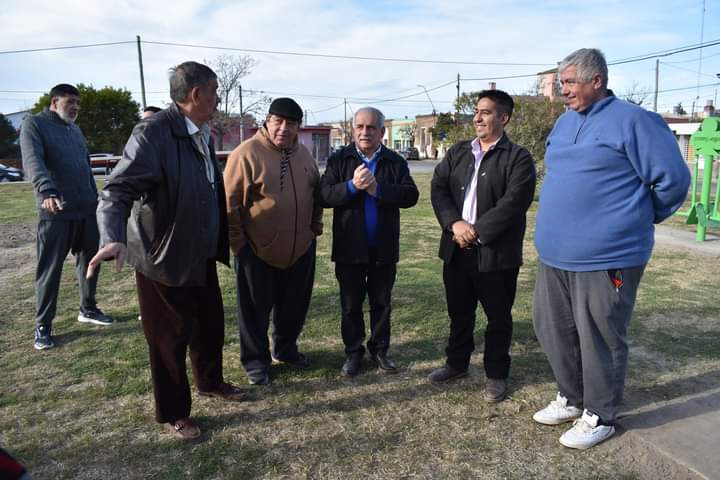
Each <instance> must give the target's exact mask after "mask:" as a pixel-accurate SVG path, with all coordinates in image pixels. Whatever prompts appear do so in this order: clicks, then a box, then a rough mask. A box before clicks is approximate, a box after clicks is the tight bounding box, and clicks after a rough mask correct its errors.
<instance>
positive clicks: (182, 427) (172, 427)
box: [165, 417, 200, 440]
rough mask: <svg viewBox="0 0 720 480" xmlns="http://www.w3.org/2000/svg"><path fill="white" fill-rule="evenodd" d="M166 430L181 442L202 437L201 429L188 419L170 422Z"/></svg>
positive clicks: (166, 425)
mask: <svg viewBox="0 0 720 480" xmlns="http://www.w3.org/2000/svg"><path fill="white" fill-rule="evenodd" d="M165 428H166V429H167V430H168V431H169V432H170V433H172V434H173V435H175V438H177V439H179V440H195V439H196V438H198V437H200V429H199V428H198V427H197V425H195V423H193V421H192V420H190V419H189V418H187V417H186V418H181V419H179V420H175V421H174V422H168V423H166V424H165Z"/></svg>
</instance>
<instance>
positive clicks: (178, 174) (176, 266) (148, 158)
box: [97, 105, 229, 287]
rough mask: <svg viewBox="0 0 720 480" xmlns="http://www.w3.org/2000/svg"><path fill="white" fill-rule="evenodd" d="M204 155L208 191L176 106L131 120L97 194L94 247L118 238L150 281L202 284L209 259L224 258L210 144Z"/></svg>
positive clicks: (221, 195)
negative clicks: (209, 163)
mask: <svg viewBox="0 0 720 480" xmlns="http://www.w3.org/2000/svg"><path fill="white" fill-rule="evenodd" d="M210 153H211V157H212V163H213V165H214V169H215V182H214V184H215V190H213V189H212V188H211V187H210V184H209V182H208V179H207V176H206V173H205V164H204V159H203V156H202V153H201V152H200V151H199V149H198V147H197V145H196V144H195V142H194V141H193V139H192V137H191V136H190V135H188V132H187V127H186V125H185V117H184V116H183V115H182V113H181V112H180V111H179V110H178V108H177V106H176V105H172V106H171V107H169V108H167V109H165V110H163V111H162V112H159V113H156V114H155V115H153V116H152V117H151V118H149V119H147V120H144V121H142V122H140V123H139V124H138V125H136V126H135V129H134V130H133V133H132V135H131V136H130V139H129V140H128V143H127V145H125V150H124V151H123V155H122V159H121V160H120V161H119V162H118V164H117V166H116V167H115V169H114V170H113V173H112V175H111V176H110V178H109V179H108V181H107V183H106V185H105V187H104V188H103V190H102V191H101V192H100V203H99V205H98V208H97V220H98V228H99V229H100V246H101V247H102V246H103V245H105V244H107V243H111V242H120V243H125V244H126V245H127V248H128V263H129V264H130V265H132V266H133V267H135V269H136V270H137V271H138V272H140V273H142V274H143V275H145V276H146V277H148V278H151V279H152V280H155V281H156V282H159V283H162V284H164V285H168V286H172V287H177V286H203V285H204V284H205V280H206V274H207V262H208V261H209V260H217V261H220V262H222V263H225V264H226V265H227V264H228V261H229V247H228V232H227V216H226V213H225V210H226V209H225V190H224V188H223V181H222V174H221V173H220V168H219V166H218V164H217V161H216V159H215V150H214V148H213V146H212V144H211V145H210ZM212 195H216V199H213V198H212ZM213 206H214V208H216V209H218V211H217V212H214V211H210V210H209V209H210V208H212V207H213ZM131 213H132V215H131ZM128 217H130V218H129V221H128ZM213 218H215V219H216V221H213ZM212 225H215V227H216V228H217V230H215V229H213V228H212ZM210 230H213V231H210ZM213 241H215V242H216V245H211V243H213ZM208 252H216V254H215V256H214V258H212V259H211V258H208Z"/></svg>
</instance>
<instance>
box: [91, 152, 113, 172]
mask: <svg viewBox="0 0 720 480" xmlns="http://www.w3.org/2000/svg"><path fill="white" fill-rule="evenodd" d="M119 160H120V157H119V156H116V155H113V154H112V153H92V154H90V167H91V168H92V172H93V174H100V175H109V174H110V172H112V169H113V168H115V165H117V162H118V161H119Z"/></svg>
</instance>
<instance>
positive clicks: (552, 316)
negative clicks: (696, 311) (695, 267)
mask: <svg viewBox="0 0 720 480" xmlns="http://www.w3.org/2000/svg"><path fill="white" fill-rule="evenodd" d="M644 271H645V265H641V266H637V267H630V268H622V269H617V270H611V271H608V270H599V271H594V272H569V271H566V270H560V269H558V268H553V267H550V266H548V265H545V264H543V263H542V262H538V271H537V279H536V283H535V298H534V300H533V321H534V325H535V334H536V335H537V337H538V340H539V341H540V345H541V346H542V348H543V350H544V351H545V354H546V355H547V357H548V361H549V362H550V366H551V367H552V370H553V374H554V375H555V379H556V380H557V383H558V388H559V390H560V393H561V394H562V395H563V396H564V397H566V398H567V399H568V403H569V404H570V405H573V406H575V407H577V408H587V409H588V410H590V411H591V412H593V413H595V414H597V415H598V416H599V417H600V418H601V419H602V420H603V421H604V422H608V423H612V422H613V421H614V420H615V417H616V416H617V413H618V410H619V409H620V403H621V402H622V397H623V390H624V387H625V370H626V367H627V358H628V344H627V328H628V325H629V324H630V318H631V316H632V312H633V308H634V306H635V297H636V295H637V290H638V286H639V285H640V279H641V278H642V276H643V272H644ZM611 275H612V276H613V278H616V279H622V284H621V285H620V286H619V287H616V286H615V285H614V284H613V283H612V280H611Z"/></svg>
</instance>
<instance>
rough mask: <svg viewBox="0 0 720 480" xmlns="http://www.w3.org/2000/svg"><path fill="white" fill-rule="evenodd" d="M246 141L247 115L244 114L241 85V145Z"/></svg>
mask: <svg viewBox="0 0 720 480" xmlns="http://www.w3.org/2000/svg"><path fill="white" fill-rule="evenodd" d="M243 140H245V114H244V113H243V103H242V85H240V143H242V142H243Z"/></svg>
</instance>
